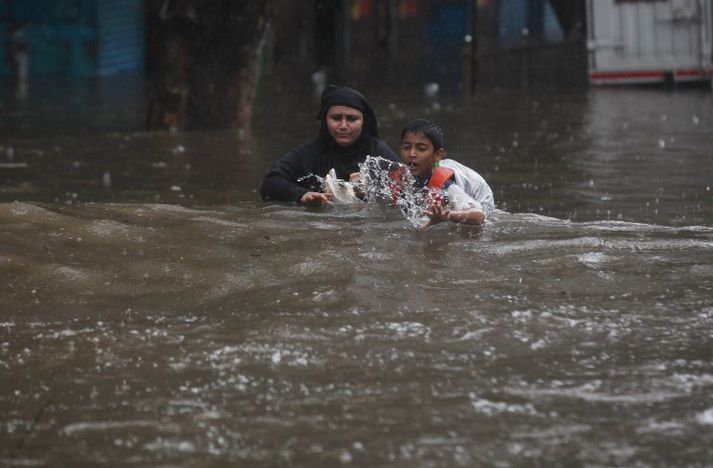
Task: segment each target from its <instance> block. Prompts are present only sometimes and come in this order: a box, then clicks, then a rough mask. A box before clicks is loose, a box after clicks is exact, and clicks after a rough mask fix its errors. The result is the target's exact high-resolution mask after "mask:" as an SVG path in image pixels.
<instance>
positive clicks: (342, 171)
mask: <svg viewBox="0 0 713 468" xmlns="http://www.w3.org/2000/svg"><path fill="white" fill-rule="evenodd" d="M333 106H347V107H351V108H353V109H357V110H359V111H361V113H362V114H363V115H364V125H363V126H362V130H361V135H359V138H357V140H356V141H355V142H354V143H352V144H351V145H349V146H340V145H339V144H338V143H337V142H336V141H335V140H334V138H332V135H330V134H329V130H328V129H327V121H326V116H327V112H328V111H329V109H330V108H331V107H333ZM317 119H318V120H320V121H321V123H320V126H319V136H318V137H317V143H318V145H319V152H320V156H321V158H320V159H321V163H322V164H324V166H323V167H322V168H321V169H322V170H321V171H320V172H322V173H323V174H326V173H327V171H329V170H330V169H331V168H334V169H335V170H336V173H337V177H339V178H340V179H345V178H348V177H349V174H351V173H352V172H358V171H359V163H360V162H363V161H364V159H365V158H366V156H367V155H369V154H371V152H372V148H375V147H376V146H372V141H373V140H377V139H378V138H379V126H378V124H377V122H376V115H375V114H374V110H373V109H372V108H371V105H370V104H369V102H368V101H367V100H366V98H365V97H364V96H363V95H362V94H361V93H360V92H359V91H357V90H355V89H352V88H348V87H346V86H336V85H329V86H327V88H326V89H325V90H324V92H323V93H322V97H321V109H320V111H319V114H317ZM373 156H377V155H373Z"/></svg>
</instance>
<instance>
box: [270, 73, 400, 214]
mask: <svg viewBox="0 0 713 468" xmlns="http://www.w3.org/2000/svg"><path fill="white" fill-rule="evenodd" d="M321 105H322V108H321V109H320V111H319V114H318V115H317V119H319V120H321V124H320V127H319V135H318V136H317V139H316V140H314V141H312V142H309V143H305V144H302V145H300V146H298V147H296V148H294V149H292V150H291V151H289V152H288V153H287V154H285V155H284V156H282V157H281V158H280V159H279V160H277V161H276V162H275V164H274V165H273V166H272V169H271V170H270V172H268V173H267V174H266V175H265V177H264V179H263V181H262V187H260V194H261V195H262V198H263V200H278V201H291V202H299V203H302V204H303V205H321V204H325V203H329V202H330V194H327V193H323V192H322V179H321V178H324V176H326V175H327V172H329V170H330V169H332V168H334V170H335V172H336V175H337V177H338V178H339V179H345V180H346V179H353V178H354V177H355V176H356V174H358V172H359V163H361V162H364V160H365V159H366V157H367V156H369V155H371V156H381V157H382V158H384V159H388V160H391V161H398V156H397V155H396V153H394V151H393V150H392V149H391V148H389V147H388V145H387V144H386V143H384V141H382V140H381V139H379V129H378V124H377V122H376V116H375V115H374V110H373V109H372V108H371V105H369V103H368V102H367V100H366V98H365V97H364V96H363V95H362V94H361V93H360V92H358V91H356V90H354V89H351V88H347V87H344V86H334V85H330V86H328V87H327V88H326V89H325V90H324V92H323V93H322V97H321Z"/></svg>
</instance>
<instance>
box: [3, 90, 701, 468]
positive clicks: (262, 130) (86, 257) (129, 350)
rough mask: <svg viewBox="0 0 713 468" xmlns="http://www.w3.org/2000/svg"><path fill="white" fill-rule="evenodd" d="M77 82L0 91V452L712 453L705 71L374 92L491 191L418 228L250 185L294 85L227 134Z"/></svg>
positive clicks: (581, 459) (291, 104) (293, 118)
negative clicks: (27, 91) (664, 83)
mask: <svg viewBox="0 0 713 468" xmlns="http://www.w3.org/2000/svg"><path fill="white" fill-rule="evenodd" d="M89 89H90V90H88V89H87V88H83V87H79V86H78V87H76V88H74V89H70V90H69V91H66V92H64V93H63V95H64V96H65V97H64V98H63V99H59V100H58V99H57V98H56V95H57V94H56V91H53V90H52V89H51V87H48V88H47V89H44V93H45V94H43V92H42V91H41V90H36V91H35V93H34V94H31V98H32V99H33V101H32V102H30V103H27V104H21V103H17V102H16V101H14V100H13V99H11V97H9V96H5V100H4V101H3V103H2V108H1V109H0V110H1V111H2V117H1V118H0V131H1V133H0V146H2V151H0V181H1V190H2V192H0V198H1V199H2V202H1V203H0V239H1V240H0V375H1V376H2V378H1V379H0V461H1V464H2V465H4V466H27V465H53V466H57V465H59V466H76V465H97V464H101V463H105V464H110V465H113V464H135V465H140V466H156V465H169V466H205V465H234V466H309V467H313V466H339V465H343V466H369V467H374V466H403V467H413V466H444V467H445V466H449V467H450V466H521V465H535V466H549V465H559V466H579V465H585V466H636V465H638V466H710V465H711V464H712V463H713V449H712V448H711V447H712V446H711V443H710V441H711V435H712V434H713V397H711V395H712V394H713V392H712V391H711V390H713V361H712V360H711V357H713V355H712V354H711V340H712V339H713V194H712V193H711V186H713V132H711V129H713V98H712V97H711V96H712V95H711V93H710V92H709V91H707V90H676V91H664V90H625V89H619V90H590V91H587V92H582V93H579V94H555V93H551V92H550V93H546V94H542V95H536V94H535V93H534V92H533V93H531V94H529V95H528V94H523V93H521V92H518V93H513V92H496V93H491V94H485V93H484V94H482V95H479V96H477V97H476V99H475V102H474V103H473V105H462V104H460V105H459V106H458V107H455V106H454V105H453V104H452V103H450V102H448V100H447V99H445V100H444V101H443V102H442V103H441V104H442V107H441V109H440V110H435V109H429V107H428V103H426V102H423V101H421V100H419V99H413V98H412V97H408V98H407V97H404V96H401V97H400V96H396V95H389V94H388V93H387V92H384V91H375V92H374V93H372V95H373V98H372V101H374V103H375V107H377V111H378V113H379V115H380V116H381V121H382V134H383V136H384V137H385V138H386V139H387V140H388V141H390V142H392V144H393V143H395V142H396V140H395V139H396V138H397V136H398V134H399V131H400V126H401V125H402V124H403V123H404V122H405V121H406V120H408V119H409V118H411V117H414V116H416V115H427V116H430V117H432V118H433V119H435V120H437V121H439V122H441V123H442V125H443V127H444V129H445V131H446V142H447V146H448V148H449V150H450V153H451V156H452V157H454V158H455V159H458V160H460V161H462V162H465V163H467V164H470V165H472V166H473V167H475V168H476V169H477V170H478V171H479V172H481V174H483V175H484V176H485V177H486V179H487V180H488V181H489V182H490V184H491V186H492V187H493V190H494V193H495V197H496V201H497V203H498V207H499V208H500V209H501V211H500V212H499V213H498V214H497V216H496V218H495V219H494V220H493V221H492V222H491V223H489V224H488V225H487V226H486V227H485V228H484V229H482V231H478V230H473V229H470V228H463V227H456V226H445V225H441V226H436V227H434V228H431V229H429V230H427V231H416V230H414V229H413V228H412V227H411V225H410V224H409V223H407V222H406V221H405V220H404V219H403V218H402V217H401V216H400V215H399V214H398V213H394V212H391V211H389V210H386V209H382V208H380V207H376V206H372V207H365V208H344V207H336V208H334V209H326V210H323V211H309V210H305V209H302V208H300V207H296V206H291V205H281V204H264V203H262V202H261V201H260V200H259V198H258V195H257V192H256V189H257V186H258V184H259V181H260V178H261V176H262V174H263V173H264V171H265V169H266V168H267V167H268V165H269V164H270V162H271V161H272V159H273V158H275V157H277V156H278V155H279V154H281V153H282V152H284V151H286V150H287V149H288V148H289V147H291V146H293V145H295V144H297V143H298V142H300V141H302V140H304V139H306V138H310V137H311V136H312V135H313V132H314V129H315V122H314V121H313V120H312V118H313V115H314V103H313V101H312V97H311V96H310V94H309V90H306V91H305V90H303V89H301V88H300V89H299V91H300V92H297V91H295V90H288V89H286V88H278V87H270V88H266V89H263V91H262V94H261V96H260V100H259V108H258V109H256V115H255V131H254V134H253V135H252V138H251V139H250V140H248V141H247V142H242V141H240V140H238V139H237V138H236V137H235V135H233V134H231V133H230V132H185V133H175V134H170V133H158V134H152V133H146V132H143V131H142V130H141V126H142V103H141V99H140V94H139V95H137V93H136V92H135V90H136V88H134V87H133V86H131V83H130V82H128V81H127V82H123V83H121V85H118V84H117V83H116V82H114V83H113V84H110V85H106V84H101V83H100V84H99V86H98V87H94V88H89ZM268 89H269V90H270V92H269V93H268V91H267V90H268ZM137 96H138V97H137ZM386 96H388V98H387V97H386ZM453 102H457V101H456V100H453Z"/></svg>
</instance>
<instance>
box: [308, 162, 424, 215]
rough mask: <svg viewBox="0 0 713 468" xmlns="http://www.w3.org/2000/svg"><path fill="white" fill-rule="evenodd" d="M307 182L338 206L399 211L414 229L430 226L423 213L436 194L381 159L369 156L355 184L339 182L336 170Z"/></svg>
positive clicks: (403, 169) (401, 168) (400, 167)
mask: <svg viewBox="0 0 713 468" xmlns="http://www.w3.org/2000/svg"><path fill="white" fill-rule="evenodd" d="M307 178H311V179H315V180H317V181H318V182H319V183H320V185H321V187H322V191H323V192H325V193H331V194H332V200H333V201H334V202H335V203H337V204H340V205H359V204H366V205H369V206H379V207H385V208H387V209H394V208H395V209H398V210H399V211H400V212H401V213H402V214H403V216H404V217H405V218H406V219H407V220H408V221H409V223H411V224H412V225H413V226H414V227H420V226H423V225H424V224H425V223H426V222H428V217H426V216H425V215H424V214H423V211H424V209H425V207H426V206H428V203H429V197H430V196H432V194H431V193H430V192H429V190H426V189H421V188H418V186H417V184H416V180H415V179H414V177H413V176H412V175H411V172H410V171H409V170H408V167H406V166H405V165H404V164H401V163H397V162H394V161H390V160H388V159H384V158H382V157H380V156H367V157H366V160H365V161H364V162H363V163H360V164H359V178H358V180H357V181H355V182H348V181H345V180H342V179H338V178H337V177H336V175H335V173H334V169H332V170H331V171H329V173H327V175H326V177H320V176H318V175H316V174H309V175H308V176H305V177H303V178H301V179H299V181H303V180H305V179H307Z"/></svg>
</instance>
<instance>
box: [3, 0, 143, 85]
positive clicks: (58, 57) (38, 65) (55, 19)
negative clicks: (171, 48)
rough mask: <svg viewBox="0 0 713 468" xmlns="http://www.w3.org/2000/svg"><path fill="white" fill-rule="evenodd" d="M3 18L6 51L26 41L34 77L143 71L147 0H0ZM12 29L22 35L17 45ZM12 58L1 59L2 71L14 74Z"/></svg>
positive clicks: (6, 55)
mask: <svg viewBox="0 0 713 468" xmlns="http://www.w3.org/2000/svg"><path fill="white" fill-rule="evenodd" d="M0 18H1V19H2V25H1V26H0V45H2V49H3V52H4V51H5V50H6V49H7V50H12V48H13V47H16V46H17V44H18V43H19V42H21V43H22V44H23V45H24V47H25V48H26V50H27V53H28V67H29V73H30V75H46V76H55V75H59V76H76V77H85V76H98V75H109V74H112V73H116V72H120V71H129V70H143V66H144V48H145V46H144V27H145V25H144V10H143V0H115V1H109V0H22V1H12V2H10V1H9V0H0ZM12 30H16V31H17V33H16V34H15V38H14V39H15V40H14V41H13V37H11V35H12V32H11V31H12ZM8 45H10V47H7V46H8ZM8 55H9V54H5V55H4V56H3V55H0V59H1V61H0V67H1V68H0V73H4V74H12V73H14V63H13V61H12V57H10V56H8Z"/></svg>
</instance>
